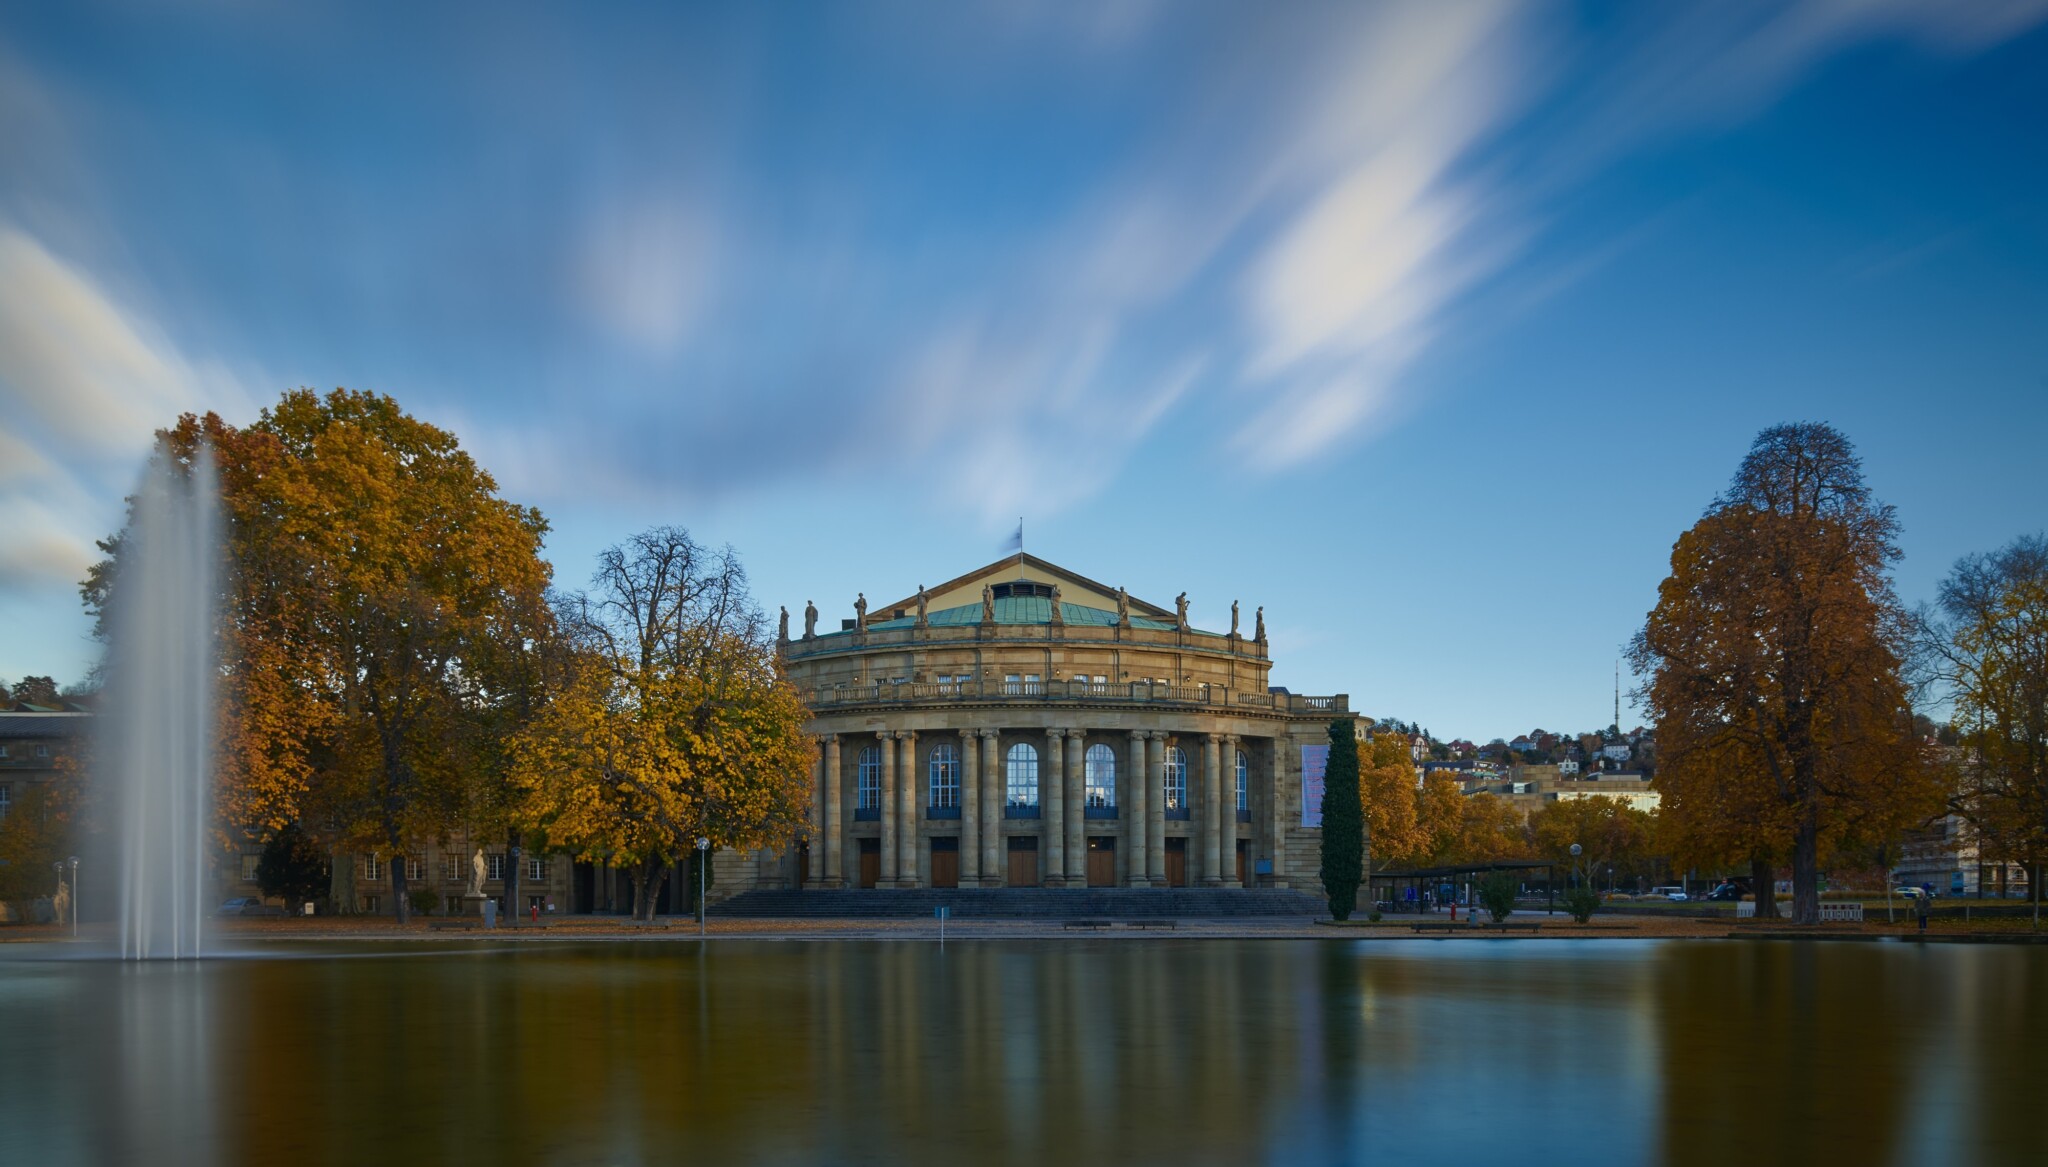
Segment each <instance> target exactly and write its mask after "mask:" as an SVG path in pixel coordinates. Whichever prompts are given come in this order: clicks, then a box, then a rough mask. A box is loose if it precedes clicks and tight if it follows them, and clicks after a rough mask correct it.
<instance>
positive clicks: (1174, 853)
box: [1166, 839, 1188, 887]
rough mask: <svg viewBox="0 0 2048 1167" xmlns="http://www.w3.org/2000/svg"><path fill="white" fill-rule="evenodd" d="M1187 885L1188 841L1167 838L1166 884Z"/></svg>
mask: <svg viewBox="0 0 2048 1167" xmlns="http://www.w3.org/2000/svg"><path fill="white" fill-rule="evenodd" d="M1187 885H1188V841H1187V840H1186V839H1168V840H1167V841H1166V886H1168V887H1186V886H1187Z"/></svg>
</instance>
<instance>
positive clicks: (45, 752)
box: [36, 746, 50, 758]
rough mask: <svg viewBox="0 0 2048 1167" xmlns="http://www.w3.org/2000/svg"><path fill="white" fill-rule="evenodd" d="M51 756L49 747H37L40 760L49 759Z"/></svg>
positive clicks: (37, 755)
mask: <svg viewBox="0 0 2048 1167" xmlns="http://www.w3.org/2000/svg"><path fill="white" fill-rule="evenodd" d="M49 756H50V747H48V746H37V747H36V757H38V758H47V757H49Z"/></svg>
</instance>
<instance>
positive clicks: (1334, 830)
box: [1323, 718, 1365, 920]
mask: <svg viewBox="0 0 2048 1167" xmlns="http://www.w3.org/2000/svg"><path fill="white" fill-rule="evenodd" d="M1364 859H1365V807H1364V806H1363V804H1361V803H1360V802H1359V801H1358V734H1357V731H1355V730H1354V729H1352V727H1351V719H1350V718H1339V719H1338V720H1336V721H1333V722H1331V723H1330V764H1329V766H1328V767H1327V768H1326V769H1325V770H1324V771H1323V891H1324V893H1325V894H1327V895H1328V896H1329V897H1330V915H1332V916H1334V917H1336V918H1337V919H1339V920H1348V919H1350V918H1351V910H1352V909H1353V908H1355V907H1357V906H1358V882H1359V875H1360V868H1361V867H1362V865H1363V863H1364Z"/></svg>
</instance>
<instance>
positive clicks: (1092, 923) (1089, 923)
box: [1066, 920, 1110, 929]
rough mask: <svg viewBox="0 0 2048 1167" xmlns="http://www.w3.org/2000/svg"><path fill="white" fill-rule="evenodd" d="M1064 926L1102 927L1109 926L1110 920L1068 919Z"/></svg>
mask: <svg viewBox="0 0 2048 1167" xmlns="http://www.w3.org/2000/svg"><path fill="white" fill-rule="evenodd" d="M1066 926H1067V927H1069V928H1093V929H1102V928H1107V927H1109V926H1110V922H1109V921H1108V920H1068V921H1067V922H1066Z"/></svg>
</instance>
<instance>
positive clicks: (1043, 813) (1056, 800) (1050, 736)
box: [1038, 729, 1067, 887]
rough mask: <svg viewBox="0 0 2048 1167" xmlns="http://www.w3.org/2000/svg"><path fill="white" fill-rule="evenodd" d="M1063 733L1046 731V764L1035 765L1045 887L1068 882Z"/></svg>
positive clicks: (1064, 737)
mask: <svg viewBox="0 0 2048 1167" xmlns="http://www.w3.org/2000/svg"><path fill="white" fill-rule="evenodd" d="M1066 736H1067V731H1066V730H1063V729H1048V730H1046V731H1045V764H1044V765H1042V766H1040V767H1039V768H1038V814H1039V829H1040V831H1041V832H1042V833H1043V835H1044V837H1045V844H1044V845H1045V870H1044V872H1042V873H1041V874H1042V875H1043V876H1044V881H1045V885H1046V886H1047V887H1065V886H1066V883H1067V820H1066V807H1065V806H1064V805H1063V803H1064V801H1065V800H1063V799H1062V798H1061V797H1060V794H1061V790H1062V787H1063V786H1064V785H1065V779H1064V778H1063V777H1062V775H1063V774H1064V773H1065V772H1066V768H1067V764H1066V754H1065V751H1064V750H1063V749H1062V746H1064V744H1065V740H1066Z"/></svg>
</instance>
